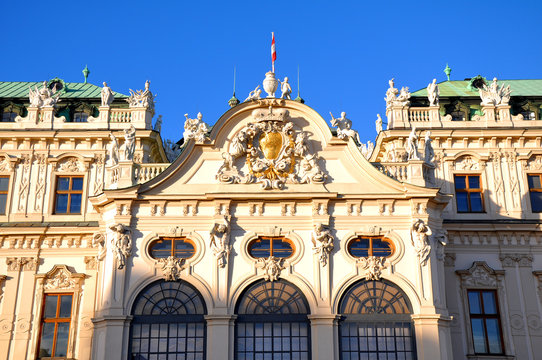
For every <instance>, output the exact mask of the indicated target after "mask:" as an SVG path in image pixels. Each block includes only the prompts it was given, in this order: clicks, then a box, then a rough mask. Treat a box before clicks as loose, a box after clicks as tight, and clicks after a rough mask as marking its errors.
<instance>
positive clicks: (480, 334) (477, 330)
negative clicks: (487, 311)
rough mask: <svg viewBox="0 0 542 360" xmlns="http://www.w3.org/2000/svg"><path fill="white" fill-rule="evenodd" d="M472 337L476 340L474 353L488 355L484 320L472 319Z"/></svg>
mask: <svg viewBox="0 0 542 360" xmlns="http://www.w3.org/2000/svg"><path fill="white" fill-rule="evenodd" d="M471 323H472V337H473V340H474V352H476V353H479V354H480V353H481V354H484V353H487V348H486V341H485V329H484V320H483V319H472V320H471Z"/></svg>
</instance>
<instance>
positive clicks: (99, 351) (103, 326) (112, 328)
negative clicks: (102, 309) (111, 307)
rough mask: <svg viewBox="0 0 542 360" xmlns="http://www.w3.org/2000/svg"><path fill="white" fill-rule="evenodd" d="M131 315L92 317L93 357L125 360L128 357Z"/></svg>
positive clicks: (97, 359)
mask: <svg viewBox="0 0 542 360" xmlns="http://www.w3.org/2000/svg"><path fill="white" fill-rule="evenodd" d="M131 321H132V317H131V316H124V315H121V316H103V317H100V318H94V319H92V322H93V323H94V329H95V330H94V340H93V342H92V343H93V344H92V345H93V346H92V359H94V360H103V359H108V360H124V359H126V358H127V357H128V336H129V329H130V322H131Z"/></svg>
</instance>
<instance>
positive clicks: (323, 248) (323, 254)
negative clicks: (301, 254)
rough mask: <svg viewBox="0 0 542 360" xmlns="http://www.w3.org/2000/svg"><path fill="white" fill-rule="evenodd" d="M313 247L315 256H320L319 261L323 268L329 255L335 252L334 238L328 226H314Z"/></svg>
mask: <svg viewBox="0 0 542 360" xmlns="http://www.w3.org/2000/svg"><path fill="white" fill-rule="evenodd" d="M312 245H313V248H312V249H313V251H314V253H315V254H319V257H318V260H319V261H320V264H322V266H326V265H327V262H328V259H329V255H330V254H331V251H333V247H334V246H333V236H332V235H331V232H330V231H329V228H328V227H327V226H324V224H322V223H317V224H315V225H314V230H313V232H312Z"/></svg>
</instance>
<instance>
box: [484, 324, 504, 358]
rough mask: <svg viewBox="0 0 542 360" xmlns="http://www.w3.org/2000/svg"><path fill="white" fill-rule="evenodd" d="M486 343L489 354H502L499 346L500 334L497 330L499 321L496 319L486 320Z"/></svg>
mask: <svg viewBox="0 0 542 360" xmlns="http://www.w3.org/2000/svg"><path fill="white" fill-rule="evenodd" d="M486 327H487V342H488V345H489V353H491V354H500V353H502V346H501V332H500V329H499V320H497V319H487V320H486Z"/></svg>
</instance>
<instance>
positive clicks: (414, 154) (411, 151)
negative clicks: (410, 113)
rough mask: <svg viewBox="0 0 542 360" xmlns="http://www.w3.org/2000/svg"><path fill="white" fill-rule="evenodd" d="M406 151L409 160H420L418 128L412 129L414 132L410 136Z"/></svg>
mask: <svg viewBox="0 0 542 360" xmlns="http://www.w3.org/2000/svg"><path fill="white" fill-rule="evenodd" d="M405 150H406V152H407V155H408V158H407V160H420V155H419V154H418V135H416V127H414V126H413V127H412V131H410V134H409V135H408V139H407V143H406V147H405Z"/></svg>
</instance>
